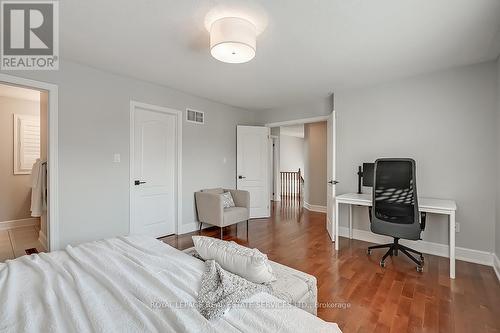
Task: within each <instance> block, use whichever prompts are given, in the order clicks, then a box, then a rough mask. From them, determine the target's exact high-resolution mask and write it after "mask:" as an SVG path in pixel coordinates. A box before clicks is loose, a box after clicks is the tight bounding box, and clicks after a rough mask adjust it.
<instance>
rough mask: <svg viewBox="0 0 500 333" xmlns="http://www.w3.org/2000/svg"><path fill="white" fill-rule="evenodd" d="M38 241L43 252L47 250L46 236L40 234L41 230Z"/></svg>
mask: <svg viewBox="0 0 500 333" xmlns="http://www.w3.org/2000/svg"><path fill="white" fill-rule="evenodd" d="M38 241H39V242H40V244H42V246H43V247H44V249H45V250H47V249H48V248H49V247H48V246H47V236H46V235H45V234H44V233H43V232H42V230H40V231H39V232H38Z"/></svg>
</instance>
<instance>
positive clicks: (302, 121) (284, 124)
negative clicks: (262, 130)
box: [264, 115, 329, 127]
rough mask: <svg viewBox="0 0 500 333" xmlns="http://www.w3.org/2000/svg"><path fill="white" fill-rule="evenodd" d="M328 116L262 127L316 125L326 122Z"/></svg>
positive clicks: (268, 124) (281, 122)
mask: <svg viewBox="0 0 500 333" xmlns="http://www.w3.org/2000/svg"><path fill="white" fill-rule="evenodd" d="M328 117H329V115H326V116H317V117H311V118H302V119H294V120H286V121H278V122H275V123H267V124H265V125H264V126H266V127H280V126H291V125H300V124H311V123H317V122H320V121H327V120H328Z"/></svg>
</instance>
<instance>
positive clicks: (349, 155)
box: [258, 62, 498, 252]
mask: <svg viewBox="0 0 500 333" xmlns="http://www.w3.org/2000/svg"><path fill="white" fill-rule="evenodd" d="M496 66H497V65H496V64H495V63H494V62H488V63H482V64H477V65H471V66H466V67H460V68H453V69H449V70H445V71H440V72H435V73H431V74H426V75H421V76H418V77H413V78H408V79H404V80H399V81H395V82H391V83H386V84H380V85H377V86H372V87H365V88H358V89H351V90H348V91H336V92H335V97H336V98H335V104H336V105H335V110H336V111H337V149H338V153H337V179H338V180H339V181H340V184H339V185H338V188H337V190H338V191H337V193H340V194H341V193H346V192H354V191H356V188H357V178H356V168H357V166H358V165H359V164H361V163H362V162H364V161H373V160H374V159H375V158H377V157H382V156H386V157H388V156H408V157H413V158H415V159H416V161H417V177H418V178H417V184H418V191H419V195H421V196H429V197H436V198H451V199H454V200H456V201H457V204H458V212H457V221H458V222H459V223H460V224H461V232H460V233H458V234H457V246H461V247H466V248H471V249H477V250H484V251H489V252H492V251H493V250H494V247H495V244H494V243H495V237H494V234H495V231H494V230H495V215H496V214H495V204H496V199H495V198H496V186H492V183H494V184H496V174H497V172H496V170H495V168H496V165H497V142H496V132H497V130H498V128H497V126H496V113H497V101H496V98H497V97H496V95H497V90H496V89H497V88H496V87H497V85H496V80H497V77H496V72H497V70H496ZM329 107H330V109H329ZM329 112H331V104H330V102H329V101H328V99H327V98H325V99H323V100H320V101H317V102H315V103H312V104H311V107H310V108H309V107H307V105H301V106H294V107H291V108H290V113H289V114H288V113H287V108H282V109H278V110H266V111H262V112H259V114H258V121H259V122H261V123H267V122H269V121H286V120H290V119H299V118H305V117H312V116H317V115H326V114H328V113H329ZM342 214H343V217H342V224H344V225H346V222H347V219H346V216H345V212H342ZM354 226H355V227H356V228H364V229H367V227H368V213H367V212H366V209H362V208H360V209H355V211H354ZM424 239H425V240H428V241H433V242H439V243H444V244H447V242H448V232H447V228H446V222H445V221H444V220H443V218H440V217H438V216H436V215H431V216H429V218H428V223H427V228H426V231H425V234H424Z"/></svg>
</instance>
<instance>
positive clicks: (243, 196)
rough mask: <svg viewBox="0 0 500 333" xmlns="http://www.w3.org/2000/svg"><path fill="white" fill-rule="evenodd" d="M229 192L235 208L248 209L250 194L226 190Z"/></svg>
mask: <svg viewBox="0 0 500 333" xmlns="http://www.w3.org/2000/svg"><path fill="white" fill-rule="evenodd" d="M228 191H229V192H231V196H232V197H233V200H234V204H235V205H236V207H245V208H248V209H250V192H248V191H243V190H228Z"/></svg>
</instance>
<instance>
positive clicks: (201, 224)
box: [200, 222, 203, 235]
mask: <svg viewBox="0 0 500 333" xmlns="http://www.w3.org/2000/svg"><path fill="white" fill-rule="evenodd" d="M202 226H203V222H200V235H201V227H202Z"/></svg>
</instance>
